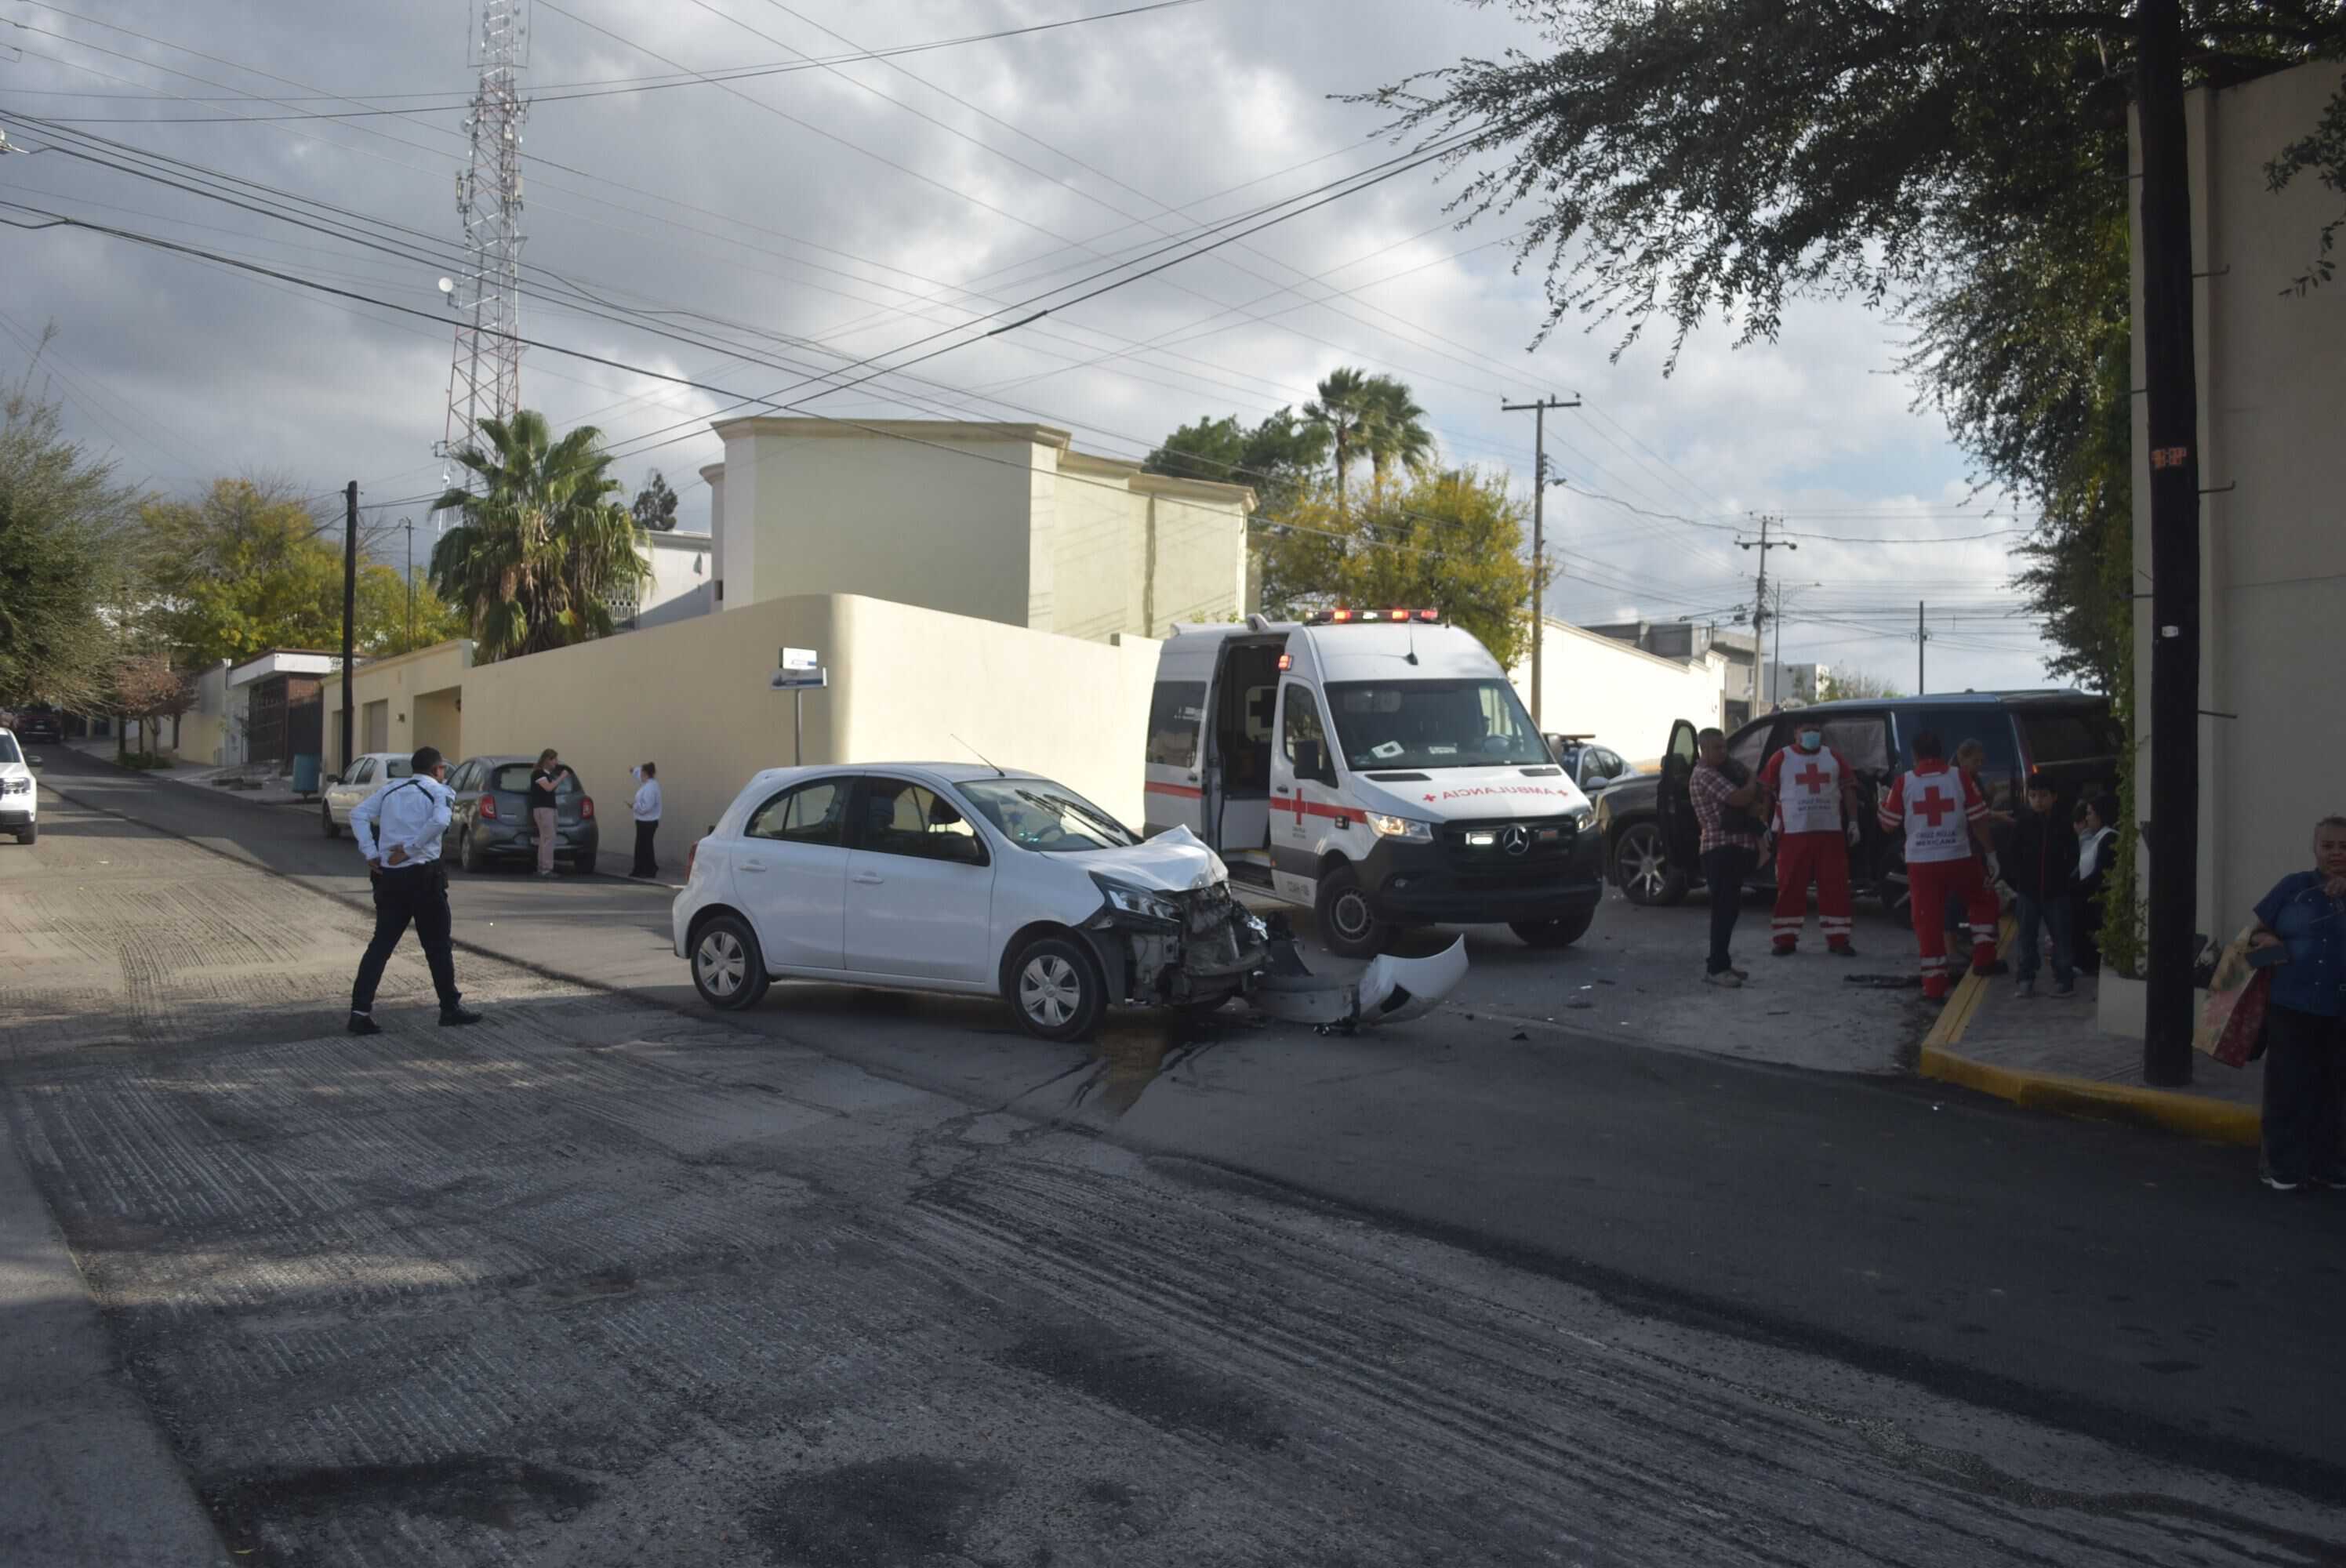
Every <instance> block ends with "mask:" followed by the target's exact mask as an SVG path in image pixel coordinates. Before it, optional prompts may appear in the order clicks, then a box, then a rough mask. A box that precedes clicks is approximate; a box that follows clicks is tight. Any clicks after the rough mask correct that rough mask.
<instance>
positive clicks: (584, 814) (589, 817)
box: [578, 795, 595, 822]
mask: <svg viewBox="0 0 2346 1568" xmlns="http://www.w3.org/2000/svg"><path fill="white" fill-rule="evenodd" d="M578 820H580V821H582V822H591V821H593V820H595V797H594V796H592V795H581V796H580V797H578Z"/></svg>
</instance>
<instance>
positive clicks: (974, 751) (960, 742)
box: [953, 735, 1010, 779]
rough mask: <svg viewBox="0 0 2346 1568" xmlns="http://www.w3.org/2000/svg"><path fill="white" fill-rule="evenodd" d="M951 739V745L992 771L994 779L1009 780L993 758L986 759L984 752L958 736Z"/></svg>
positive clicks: (1007, 775)
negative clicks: (962, 750)
mask: <svg viewBox="0 0 2346 1568" xmlns="http://www.w3.org/2000/svg"><path fill="white" fill-rule="evenodd" d="M953 743H954V745H955V746H958V747H960V748H963V749H964V750H965V751H967V752H968V753H969V754H970V755H971V756H972V757H974V758H976V759H978V760H979V761H980V762H983V763H984V764H985V765H986V766H987V767H988V768H991V769H994V777H995V778H996V779H1007V778H1009V777H1010V775H1009V774H1007V773H1005V772H1004V771H1003V770H1002V764H1001V763H999V762H996V761H995V760H994V759H993V758H991V757H988V756H987V755H986V754H985V753H984V752H983V751H980V750H979V749H978V748H976V747H974V746H972V745H971V744H970V743H969V742H968V741H966V740H964V739H963V738H961V737H960V736H958V735H956V736H954V737H953Z"/></svg>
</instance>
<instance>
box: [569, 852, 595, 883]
mask: <svg viewBox="0 0 2346 1568" xmlns="http://www.w3.org/2000/svg"><path fill="white" fill-rule="evenodd" d="M570 869H571V870H572V871H576V873H577V874H578V875H580V876H582V877H591V876H593V875H594V874H595V851H594V850H587V851H586V853H585V854H583V855H576V856H574V857H572V859H571V861H570Z"/></svg>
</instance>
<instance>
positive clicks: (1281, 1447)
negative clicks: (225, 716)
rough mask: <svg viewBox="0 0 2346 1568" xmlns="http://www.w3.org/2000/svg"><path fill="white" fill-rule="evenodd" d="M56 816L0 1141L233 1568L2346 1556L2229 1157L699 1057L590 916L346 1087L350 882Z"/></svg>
mask: <svg viewBox="0 0 2346 1568" xmlns="http://www.w3.org/2000/svg"><path fill="white" fill-rule="evenodd" d="M45 777H46V780H47V781H48V782H49V783H52V784H54V785H56V786H60V787H62V788H63V789H66V790H67V791H69V792H70V793H71V794H72V795H73V796H74V797H75V799H74V800H72V801H68V800H66V799H61V798H59V797H58V796H57V795H56V794H55V793H54V792H52V793H49V794H46V795H45V797H44V800H43V833H42V838H41V841H40V843H39V844H38V845H37V846H36V847H35V848H33V849H31V850H16V849H15V846H8V845H0V1094H5V1104H6V1110H7V1116H8V1122H9V1133H10V1141H11V1142H12V1144H13V1145H14V1147H15V1151H16V1153H17V1155H18V1156H19V1157H20V1159H21V1162H22V1166H23V1167H24V1170H25V1171H26V1173H28V1175H29V1179H30V1181H31V1182H32V1183H33V1184H34V1186H36V1189H37V1192H38V1194H39V1196H40V1197H41V1198H42V1199H43V1200H45V1203H46V1208H47V1210H48V1213H49V1214H50V1215H51V1216H52V1217H54V1220H55V1223H56V1226H57V1227H59V1228H60V1229H61V1231H62V1233H63V1237H64V1240H65V1242H66V1244H67V1245H68V1246H69V1247H71V1250H72V1259H73V1263H74V1265H75V1266H76V1268H77V1269H78V1271H79V1274H80V1277H81V1278H82V1280H83V1281H85V1282H86V1284H87V1293H88V1296H89V1297H90V1298H92V1299H94V1300H95V1302H96V1303H97V1307H98V1308H99V1309H100V1310H101V1312H102V1314H103V1322H104V1325H105V1331H106V1334H107V1338H108V1339H109V1341H110V1343H111V1344H112V1345H113V1347H114V1349H115V1352H116V1355H117V1363H118V1366H119V1369H120V1373H121V1377H122V1378H123V1380H125V1382H126V1384H127V1387H128V1389H129V1390H131V1391H132V1392H134V1393H135V1395H136V1396H137V1398H138V1401H139V1404H140V1405H141V1406H142V1407H143V1409H144V1410H146V1411H147V1412H148V1413H149V1414H150V1415H151V1417H152V1419H153V1420H154V1422H155V1423H156V1425H157V1427H158V1430H159V1431H160V1432H161V1433H162V1434H163V1437H164V1438H165V1440H166V1441H167V1443H168V1447H167V1448H159V1449H158V1452H162V1453H166V1454H168V1458H169V1462H172V1463H175V1464H176V1465H177V1466H178V1467H179V1470H180V1471H181V1472H182V1473H183V1474H184V1477H185V1481H186V1483H187V1484H188V1485H189V1486H190V1487H191V1488H192V1490H193V1492H194V1494H195V1496H196V1497H197V1498H198V1499H199V1500H200V1502H201V1504H202V1507H203V1509H204V1511H205V1512H207V1513H208V1514H209V1519H210V1521H211V1522H212V1524H213V1526H214V1527H215V1528H216V1530H217V1531H218V1532H219V1536H220V1537H221V1539H222V1541H223V1542H224V1543H225V1544H226V1548H227V1551H228V1552H229V1553H230V1558H231V1560H232V1561H235V1562H240V1563H385V1564H390V1563H549V1564H550V1563H643V1562H656V1561H676V1562H694V1563H785V1564H796V1563H806V1564H841V1565H853V1568H864V1565H871V1568H882V1565H890V1564H928V1563H1005V1564H1008V1563H1017V1564H1026V1563H1107V1562H1110V1561H1114V1562H1117V1563H1168V1564H1169V1563H1280V1564H1286V1563H1330V1564H1333V1563H1362V1564H1368V1563H1380V1564H1382V1563H1545V1562H1556V1563H1678V1562H1688V1563H1694V1562H1699V1563H1949V1564H1955V1563H1962V1564H1975V1563H2040V1562H2041V1563H2055V1562H2057V1563H2083V1564H2098V1563H2178V1564H2179V1563H2268V1564H2270V1563H2332V1562H2340V1561H2346V1522H2341V1520H2346V1512H2341V1510H2346V1477H2341V1466H2340V1463H2339V1461H2338V1458H2337V1452H2336V1444H2335V1437H2334V1433H2335V1431H2336V1429H2337V1416H2336V1412H2337V1410H2338V1409H2339V1406H2340V1395H2341V1392H2342V1391H2346V1351H2341V1335H2340V1332H2339V1329H2338V1323H2339V1313H2338V1310H2337V1303H2338V1301H2339V1299H2340V1297H2341V1283H2346V1280H2341V1265H2340V1258H2341V1247H2340V1242H2341V1236H2342V1235H2346V1205H2341V1204H2337V1203H2329V1202H2324V1201H2322V1200H2319V1199H2309V1200H2304V1201H2300V1202H2294V1203H2290V1202H2284V1201H2281V1200H2279V1199H2275V1198H2271V1197H2270V1196H2269V1195H2265V1194H2263V1193H2261V1192H2260V1191H2259V1189H2256V1188H2255V1187H2254V1186H2252V1185H2251V1184H2250V1183H2249V1180H2248V1176H2247V1172H2246V1170H2245V1168H2244V1166H2243V1164H2242V1161H2241V1159H2240V1157H2239V1156H2238V1155H2237V1154H2235V1153H2233V1152H2231V1151H2224V1150H2213V1149H2207V1148H2201V1147H2198V1146H2195V1145H2189V1144H2187V1143H2181V1142H2178V1141H2176V1140H2173V1139H2170V1138H2165V1137H2160V1136H2157V1135H2151V1134H2147V1133H2139V1132H2135V1131H2132V1130H2129V1129H2124V1128H2118V1127H2109V1126H2096V1125H2083V1124H2076V1123H2068V1122H2060V1121H2051V1120H2045V1119H2039V1118H2035V1117H2032V1116H2029V1115H2025V1114H2022V1113H2019V1112H2016V1111H2011V1110H2008V1109H2006V1108H2004V1107H2002V1106H1991V1105H1982V1104H1978V1103H1974V1102H1970V1101H1964V1100H1951V1099H1948V1098H1946V1097H1945V1096H1944V1095H1933V1094H1929V1093H1923V1092H1920V1091H1919V1090H1918V1089H1917V1087H1916V1086H1914V1085H1912V1084H1903V1083H1901V1082H1897V1081H1894V1080H1893V1081H1887V1082H1885V1081H1882V1080H1880V1079H1871V1078H1858V1077H1835V1076H1827V1075H1823V1074H1800V1073H1790V1072H1785V1071H1781V1070H1770V1069H1766V1068H1760V1067H1752V1066H1747V1065H1743V1064H1737V1063H1732V1062H1725V1061H1719V1060H1715V1059H1706V1058H1703V1057H1700V1056H1694V1055H1688V1054H1678V1053H1671V1052H1662V1051H1655V1050H1647V1049H1642V1048H1639V1047H1637V1046H1636V1045H1633V1044H1625V1043H1623V1042H1622V1041H1620V1040H1617V1039H1600V1038H1591V1037H1587V1036H1584V1035H1578V1034H1575V1033H1571V1032H1569V1031H1568V1030H1566V1029H1562V1028H1544V1029H1539V1030H1530V1029H1515V1028H1507V1029H1501V1028H1498V1027H1494V1026H1491V1025H1490V1024H1489V1023H1488V1021H1486V1020H1482V1019H1474V1020H1468V1019H1466V1018H1464V1016H1463V1014H1458V1013H1452V1014H1445V1015H1441V1016H1438V1017H1437V1018H1434V1019H1429V1020H1425V1021H1423V1022H1422V1023H1420V1024H1418V1025H1415V1026H1413V1028H1412V1030H1411V1031H1410V1032H1409V1033H1407V1034H1403V1033H1401V1032H1398V1031H1396V1032H1393V1033H1388V1034H1383V1035H1366V1036H1363V1037H1362V1038H1361V1039H1358V1040H1337V1039H1321V1038H1318V1037H1315V1036H1312V1035H1311V1034H1309V1033H1298V1032H1292V1031H1280V1030H1252V1029H1246V1028H1243V1027H1240V1026H1237V1025H1235V1024H1233V1025H1231V1026H1228V1027H1225V1028H1223V1029H1221V1030H1218V1031H1215V1032H1213V1033H1209V1034H1207V1035H1204V1036H1202V1037H1199V1038H1188V1039H1176V1038H1172V1037H1169V1036H1167V1035H1165V1034H1163V1033H1160V1032H1158V1031H1157V1030H1155V1029H1154V1028H1153V1027H1152V1026H1150V1025H1148V1024H1147V1023H1141V1022H1127V1023H1120V1024H1119V1025H1118V1026H1117V1027H1116V1028H1115V1029H1113V1030H1111V1031H1110V1033H1109V1034H1108V1035H1107V1038H1106V1039H1104V1041H1103V1042H1102V1044H1101V1045H1100V1047H1099V1048H1098V1049H1097V1050H1096V1051H1095V1052H1088V1053H1087V1052H1083V1051H1077V1050H1072V1049H1068V1048H1057V1047H1048V1046H1043V1045H1040V1044H1036V1043H1034V1042H1031V1041H1027V1040H1025V1039H1023V1038H1022V1037H1019V1036H1017V1035H1015V1033H1011V1032H1010V1026H1009V1023H1008V1021H1007V1019H1006V1017H1005V1016H1003V1015H1002V1014H1001V1013H1000V1012H999V1011H998V1010H995V1009H989V1008H985V1007H983V1006H980V1005H975V1004H961V1003H951V1004H943V1003H923V1002H907V1001H903V1000H902V999H894V998H877V997H872V996H868V995H862V994H857V993H845V992H840V991H835V990H831V989H827V988H803V987H790V988H782V989H781V990H780V991H778V992H777V993H776V998H775V1000H774V1001H773V1002H771V1003H769V1004H768V1005H767V1006H766V1007H765V1008H763V1009H760V1011H758V1012H757V1013H752V1014H750V1015H748V1016H747V1017H744V1018H738V1019H736V1018H719V1017H716V1016H713V1015H710V1014H709V1013H706V1012H705V1011H703V1010H701V1009H699V1007H698V1006H697V1004H694V1003H690V1002H689V1001H688V996H689V993H688V988H686V987H685V986H684V984H683V976H682V973H681V966H680V965H679V964H678V963H677V962H676V961H675V960H674V959H673V958H672V957H665V955H664V948H663V947H662V945H661V942H660V937H659V928H660V920H659V916H660V914H661V912H662V911H661V908H660V904H661V901H660V900H658V898H656V897H654V896H652V895H650V894H648V893H647V892H646V891H644V890H641V889H636V888H629V887H627V886H625V885H623V884H617V883H610V882H606V881H601V880H599V879H598V880H596V881H587V882H557V883H552V884H548V883H543V882H537V881H534V880H530V879H518V878H515V879H504V880H502V881H499V880H490V879H461V878H460V879H459V880H458V881H457V884H456V899H457V902H458V909H459V920H460V923H459V935H460V937H461V938H463V939H464V940H466V941H468V942H476V943H480V944H482V945H484V946H485V947H489V948H492V949H496V950H498V951H501V952H506V953H507V954H508V955H509V958H510V959H511V960H514V961H515V962H508V961H505V960H500V959H494V958H491V957H487V956H484V955H483V954H482V953H480V952H465V953H463V954H460V960H459V964H460V972H462V973H463V975H464V983H465V986H466V989H467V992H468V993H469V995H470V997H471V998H472V999H473V1000H474V1002H475V1003H479V1004H481V1005H483V1006H484V1007H485V1008H487V1009H489V1010H490V1011H491V1013H492V1022H491V1023H488V1024H486V1025H484V1026H483V1027H480V1028H476V1029H473V1030H467V1031H441V1030H439V1029H437V1028H436V1027H434V1026H433V1022H432V1019H433V1013H432V1009H431V1006H430V993H429V988H428V983H427V982H426V980H425V977H424V974H423V965H422V963H421V961H420V957H419V956H418V955H417V954H416V953H415V952H414V951H413V948H412V947H410V948H409V949H407V950H406V951H405V952H403V955H402V957H401V958H400V959H399V960H397V961H396V962H394V964H393V968H392V971H391V973H390V977H389V979H388V981H387V983H386V986H385V993H384V997H383V1001H382V1003H381V1005H380V1007H379V1013H380V1015H381V1016H382V1017H383V1018H384V1019H385V1021H386V1022H387V1023H389V1024H390V1025H391V1030H390V1033H387V1034H385V1035H384V1036H382V1037H381V1038H378V1039H374V1040H368V1041H354V1040H352V1039H351V1038H350V1037H348V1036H347V1035H344V1034H342V1033H340V1024H341V1019H342V1007H343V1005H344V1003H345V999H346V996H347V986H348V982H349V974H350V971H351V968H352V964H353V963H354V962H355V958H356V953H357V950H358V948H359V946H360V945H361V944H362V941H363V937H364V932H365V930H366V925H367V922H366V919H365V916H364V915H363V913H362V911H360V910H359V909H357V908H355V907H353V905H352V903H351V902H350V901H348V900H349V898H350V896H351V895H352V894H353V893H354V892H355V891H356V887H357V880H356V878H355V877H354V876H353V874H352V871H351V858H350V855H349V850H348V846H347V845H343V846H341V847H340V848H339V850H337V849H336V848H334V847H332V846H329V845H327V844H325V843H324V842H323V840H319V839H318V838H316V836H315V835H316V829H315V824H314V821H313V820H310V819H308V818H306V817H304V816H302V815H301V814H298V813H292V812H272V811H269V810H266V809H259V808H254V807H251V806H249V805H246V804H244V803H241V802H237V801H230V800H216V799H208V798H205V797H203V796H199V795H198V794H196V793H195V792H194V791H191V790H187V789H178V788H175V787H172V786H169V785H168V784H157V783H153V782H150V781H147V780H133V779H124V778H123V777H122V776H120V775H117V774H114V773H112V771H111V770H110V769H106V768H104V767H103V765H101V764H96V763H88V762H85V761H82V760H80V759H67V758H66V757H63V756H56V757H53V766H52V768H51V769H49V770H48V772H47V774H46V776H45ZM125 812H127V813H131V814H134V815H136V816H138V817H140V818H142V819H144V820H146V821H148V822H152V823H158V824H161V825H162V826H164V827H168V828H171V829H174V830H177V832H179V833H180V834H187V835H192V836H193V839H194V840H195V841H192V842H191V841H189V840H188V839H183V838H180V837H175V836H171V835H170V834H167V833H166V832H163V831H159V830H157V829H155V828H151V827H147V826H141V825H139V824H138V823H136V822H133V821H128V820H124V818H123V816H121V815H118V814H115V813H125ZM491 921H496V922H497V923H496V924H495V925H492V924H491V923H490V922H491ZM556 961H559V962H556ZM564 973H569V974H573V975H579V974H584V975H588V976H593V977H597V978H600V979H602V980H603V981H604V983H601V984H588V983H581V982H580V981H579V980H577V979H565V978H560V976H561V975H562V974H564ZM1515 1033H1523V1034H1525V1036H1526V1038H1525V1039H1523V1040H1515V1039H1514V1038H1513V1036H1514V1035H1515ZM7 1179H9V1173H8V1171H7V1169H6V1168H5V1166H0V1182H5V1181H6V1180H7ZM7 1278H8V1276H7V1275H6V1274H5V1271H0V1284H5V1280H6V1279H7ZM18 1311H19V1308H18V1305H17V1304H16V1303H15V1302H13V1301H11V1300H9V1299H8V1298H6V1297H5V1295H0V1343H8V1342H10V1341H11V1339H12V1337H13V1336H12V1329H11V1319H14V1318H15V1317H16V1315H17V1313H18ZM15 1375H17V1374H13V1373H9V1372H7V1371H6V1369H5V1368H0V1390H5V1389H6V1388H7V1387H8V1385H7V1383H6V1382H5V1379H6V1378H8V1377H12V1376H15ZM5 1403H6V1401H5V1400H0V1404H5ZM19 1441H21V1434H19ZM126 1464H128V1461H126ZM12 1477H13V1478H14V1479H13V1480H12V1479H11V1478H12ZM36 1484H38V1481H37V1476H36V1472H31V1471H26V1470H24V1469H21V1468H12V1469H10V1470H9V1471H7V1473H5V1474H0V1559H5V1561H7V1562H8V1563H12V1564H14V1563H20V1562H21V1563H43V1562H45V1561H57V1562H64V1561H68V1560H70V1559H67V1558H66V1557H63V1556H54V1557H47V1558H45V1557H44V1556H43V1555H42V1554H41V1553H42V1544H43V1542H42V1538H36V1537H32V1536H28V1535H26V1534H24V1533H22V1532H21V1531H20V1529H19V1526H20V1523H21V1522H22V1521H23V1520H26V1519H28V1518H32V1517H36V1516H37V1515H38V1513H39V1512H40V1510H41V1509H42V1508H43V1507H44V1506H46V1507H51V1508H54V1507H56V1506H57V1505H58V1504H59V1503H60V1502H61V1501H62V1502H65V1503H66V1504H70V1503H71V1502H72V1500H71V1499H63V1500H60V1499H59V1498H58V1497H56V1496H49V1497H47V1498H42V1497H37V1496H34V1495H31V1490H32V1488H33V1487H35V1486H36ZM94 1501H95V1500H94ZM12 1532H15V1533H12Z"/></svg>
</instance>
